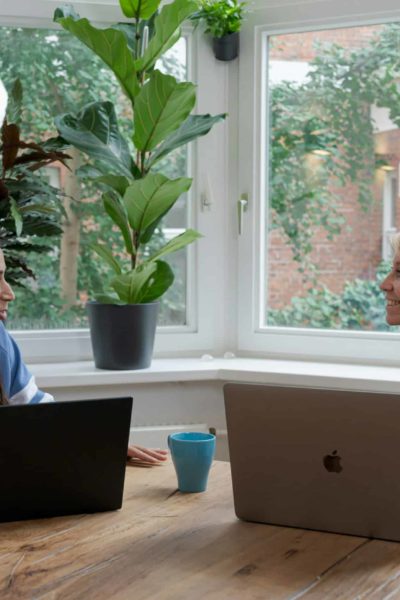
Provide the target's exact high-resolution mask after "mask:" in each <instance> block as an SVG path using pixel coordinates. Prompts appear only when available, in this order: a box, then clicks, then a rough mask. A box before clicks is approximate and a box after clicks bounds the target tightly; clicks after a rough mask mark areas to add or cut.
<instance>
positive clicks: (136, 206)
mask: <svg viewBox="0 0 400 600" xmlns="http://www.w3.org/2000/svg"><path fill="white" fill-rule="evenodd" d="M191 183H192V180H191V179H189V178H188V177H180V178H179V179H168V177H165V175H162V174H160V173H148V174H147V175H146V177H144V178H143V179H138V180H136V181H134V182H133V184H132V185H130V186H129V187H128V188H127V190H126V192H125V195H124V204H125V207H126V211H127V213H128V219H129V224H130V226H131V227H132V229H133V230H135V231H145V230H146V229H147V228H148V227H149V226H150V225H152V223H154V222H155V221H156V220H158V219H159V218H160V217H161V215H163V214H165V212H166V211H168V210H169V209H170V208H171V207H172V206H173V205H174V204H175V202H176V201H177V199H178V198H179V196H180V195H181V194H183V192H187V190H188V189H189V188H190V186H191Z"/></svg>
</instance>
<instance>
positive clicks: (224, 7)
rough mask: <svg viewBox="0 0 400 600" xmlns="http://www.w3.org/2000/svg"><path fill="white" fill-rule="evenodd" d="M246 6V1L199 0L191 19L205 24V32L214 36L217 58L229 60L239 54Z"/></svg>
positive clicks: (214, 48)
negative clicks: (240, 35) (240, 31)
mask: <svg viewBox="0 0 400 600" xmlns="http://www.w3.org/2000/svg"><path fill="white" fill-rule="evenodd" d="M245 6H246V2H238V0H199V8H198V10H197V12H196V13H195V14H194V15H193V16H192V17H191V20H192V21H195V22H197V23H198V22H203V23H204V24H205V27H206V28H205V33H209V34H211V36H212V38H213V50H214V56H215V58H216V59H218V60H223V61H229V60H233V59H234V58H236V57H237V56H238V54H239V30H240V28H241V25H242V20H243V15H244V11H245Z"/></svg>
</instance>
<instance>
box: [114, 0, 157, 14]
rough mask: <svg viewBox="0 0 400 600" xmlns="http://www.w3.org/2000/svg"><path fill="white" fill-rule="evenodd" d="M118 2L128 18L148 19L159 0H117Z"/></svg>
mask: <svg viewBox="0 0 400 600" xmlns="http://www.w3.org/2000/svg"><path fill="white" fill-rule="evenodd" d="M119 3H120V6H121V9H122V12H123V13H124V15H125V16H126V17H128V19H133V18H135V19H138V18H139V17H140V18H141V19H148V18H149V17H151V15H152V14H153V13H154V12H155V11H156V10H157V8H158V5H159V4H160V0H119Z"/></svg>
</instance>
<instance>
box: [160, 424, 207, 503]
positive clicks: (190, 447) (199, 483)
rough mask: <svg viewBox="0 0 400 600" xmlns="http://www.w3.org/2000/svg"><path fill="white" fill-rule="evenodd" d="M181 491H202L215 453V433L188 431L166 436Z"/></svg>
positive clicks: (205, 485) (205, 486)
mask: <svg viewBox="0 0 400 600" xmlns="http://www.w3.org/2000/svg"><path fill="white" fill-rule="evenodd" d="M168 446H169V449H170V452H171V457H172V461H173V463H174V466H175V471H176V475H177V477H178V488H179V490H180V491H181V492H204V491H205V490H206V488H207V481H208V473H209V472H210V467H211V464H212V461H213V458H214V454H215V435H213V434H212V433H197V432H195V431H188V432H184V433H172V434H171V435H169V436H168Z"/></svg>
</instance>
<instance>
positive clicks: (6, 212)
mask: <svg viewBox="0 0 400 600" xmlns="http://www.w3.org/2000/svg"><path fill="white" fill-rule="evenodd" d="M21 110H22V86H21V83H20V81H19V80H16V81H15V83H14V85H13V87H12V89H11V91H10V96H9V104H8V108H7V115H6V118H5V120H4V122H3V123H2V124H1V141H0V247H1V248H2V250H3V252H4V256H5V258H6V262H7V279H8V281H9V282H10V283H11V284H13V285H23V280H24V279H26V277H33V278H34V277H35V274H34V272H33V271H32V269H31V268H30V266H29V265H28V260H27V256H28V255H29V254H31V253H47V252H50V251H51V250H52V246H51V245H50V244H49V237H50V236H55V235H57V236H59V235H60V234H61V233H62V229H61V225H60V222H61V217H62V205H61V202H60V199H59V191H58V190H56V189H55V188H54V187H52V186H51V185H49V184H48V183H47V181H46V178H45V177H42V176H41V174H40V171H41V170H42V169H43V168H44V167H47V166H48V165H50V164H51V163H53V162H55V161H60V162H62V163H64V164H66V161H67V159H68V158H69V156H68V155H67V154H65V153H64V152H63V151H62V150H61V149H60V146H59V142H58V141H56V138H53V139H49V140H47V141H45V142H32V141H29V142H25V141H23V140H22V139H21V135H20V126H19V121H20V116H21ZM53 239H54V238H53Z"/></svg>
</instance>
